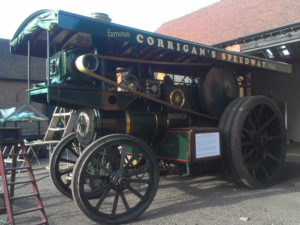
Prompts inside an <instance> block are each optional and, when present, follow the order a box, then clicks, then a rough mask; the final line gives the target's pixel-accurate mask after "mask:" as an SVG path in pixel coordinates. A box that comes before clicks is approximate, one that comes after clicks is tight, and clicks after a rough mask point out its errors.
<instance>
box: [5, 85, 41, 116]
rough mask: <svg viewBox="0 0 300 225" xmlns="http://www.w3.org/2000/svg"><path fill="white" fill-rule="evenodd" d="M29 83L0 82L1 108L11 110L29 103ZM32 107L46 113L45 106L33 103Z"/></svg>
mask: <svg viewBox="0 0 300 225" xmlns="http://www.w3.org/2000/svg"><path fill="white" fill-rule="evenodd" d="M26 89H27V82H23V81H6V80H0V108H1V109H5V108H10V107H16V108H19V107H20V106H22V105H24V104H26V103H27V92H26ZM32 105H33V106H34V107H35V108H36V109H37V110H39V111H40V112H42V113H44V105H42V104H38V103H32Z"/></svg>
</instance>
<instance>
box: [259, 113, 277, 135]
mask: <svg viewBox="0 0 300 225" xmlns="http://www.w3.org/2000/svg"><path fill="white" fill-rule="evenodd" d="M275 118H276V115H275V113H274V114H273V115H272V116H271V117H270V118H269V119H268V120H267V121H266V122H264V124H262V125H261V126H260V127H259V129H258V132H260V131H262V130H264V129H265V128H266V127H267V126H269V125H270V124H271V122H272V121H273V120H274V119H275Z"/></svg>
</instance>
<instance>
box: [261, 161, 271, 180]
mask: <svg viewBox="0 0 300 225" xmlns="http://www.w3.org/2000/svg"><path fill="white" fill-rule="evenodd" d="M260 168H261V170H262V171H263V172H264V174H265V175H266V177H267V178H270V177H271V175H270V174H269V173H268V171H267V170H266V168H265V167H264V165H263V164H261V166H260Z"/></svg>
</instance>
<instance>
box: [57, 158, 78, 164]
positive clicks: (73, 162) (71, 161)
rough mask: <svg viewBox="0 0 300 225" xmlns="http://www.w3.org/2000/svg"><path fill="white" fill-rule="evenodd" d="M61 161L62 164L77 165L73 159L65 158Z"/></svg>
mask: <svg viewBox="0 0 300 225" xmlns="http://www.w3.org/2000/svg"><path fill="white" fill-rule="evenodd" d="M59 161H60V162H66V163H70V164H75V163H76V161H74V160H71V159H65V158H61V159H60V160H59Z"/></svg>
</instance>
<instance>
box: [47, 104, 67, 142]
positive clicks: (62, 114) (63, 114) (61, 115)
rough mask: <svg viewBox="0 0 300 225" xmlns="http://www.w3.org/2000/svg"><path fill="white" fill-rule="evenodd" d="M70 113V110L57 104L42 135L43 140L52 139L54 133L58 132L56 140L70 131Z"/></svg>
mask: <svg viewBox="0 0 300 225" xmlns="http://www.w3.org/2000/svg"><path fill="white" fill-rule="evenodd" d="M72 115H73V114H72V110H68V109H66V108H62V107H58V106H57V107H55V110H54V113H53V115H52V119H51V121H50V123H49V127H48V129H47V131H46V134H45V137H44V141H50V140H54V134H55V133H59V137H58V140H60V139H61V138H63V137H65V136H66V135H68V134H69V133H71V132H72V129H73V122H72V121H73V116H72ZM59 122H60V124H59Z"/></svg>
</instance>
